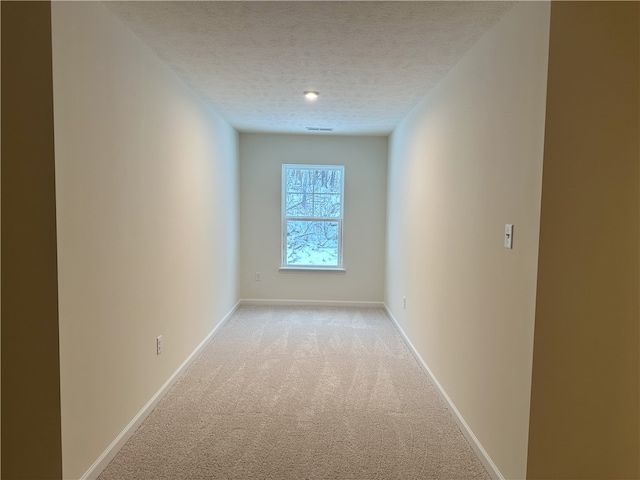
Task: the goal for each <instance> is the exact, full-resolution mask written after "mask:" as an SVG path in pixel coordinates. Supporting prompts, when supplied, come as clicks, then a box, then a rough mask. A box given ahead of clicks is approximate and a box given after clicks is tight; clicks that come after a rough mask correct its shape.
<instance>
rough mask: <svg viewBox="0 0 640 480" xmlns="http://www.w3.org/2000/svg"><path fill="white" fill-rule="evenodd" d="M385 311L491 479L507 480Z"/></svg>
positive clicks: (389, 311) (390, 315)
mask: <svg viewBox="0 0 640 480" xmlns="http://www.w3.org/2000/svg"><path fill="white" fill-rule="evenodd" d="M384 309H385V310H386V311H387V314H388V315H389V318H390V319H391V321H392V322H393V323H394V325H395V326H396V328H397V329H398V331H399V332H400V335H401V336H402V337H403V338H404V341H405V342H406V344H407V345H408V346H409V348H410V349H411V351H412V352H413V354H414V355H415V356H416V358H417V359H418V362H419V363H420V365H421V366H422V369H423V370H424V371H425V373H426V374H427V376H428V377H429V380H431V383H432V385H433V386H434V388H435V389H436V391H437V392H438V394H439V395H440V398H442V401H443V402H444V404H445V405H446V406H447V408H448V409H449V411H450V412H451V414H452V415H453V419H454V420H455V421H456V423H457V424H458V427H459V428H460V431H461V432H462V434H463V435H464V436H465V438H466V439H467V441H468V442H469V445H471V448H472V449H473V450H474V452H476V454H477V455H478V458H479V459H480V461H481V462H482V464H483V465H484V467H485V468H486V469H487V472H489V475H491V478H493V480H505V478H504V476H503V475H502V473H500V470H499V469H498V467H497V466H496V464H495V463H493V460H491V457H490V456H489V454H488V453H487V451H486V450H485V449H484V447H483V446H482V444H481V443H480V440H478V437H476V436H475V434H474V433H473V431H472V430H471V427H469V425H468V424H467V422H466V421H465V419H464V417H463V416H462V414H461V413H460V411H459V410H458V409H457V408H456V406H455V404H454V403H453V401H452V400H451V398H449V395H447V392H446V391H445V390H444V388H442V385H440V382H438V379H437V378H436V376H435V375H434V374H433V372H432V371H431V369H430V368H429V366H428V365H427V363H426V362H425V361H424V359H423V358H422V357H421V356H420V354H419V353H418V351H417V350H416V347H414V346H413V343H411V340H409V337H407V334H406V333H405V331H404V330H403V329H402V327H401V326H400V324H399V323H398V321H397V320H396V318H395V317H394V316H393V314H392V313H391V310H389V307H388V306H387V304H386V303H385V304H384Z"/></svg>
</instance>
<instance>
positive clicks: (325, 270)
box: [278, 267, 347, 274]
mask: <svg viewBox="0 0 640 480" xmlns="http://www.w3.org/2000/svg"><path fill="white" fill-rule="evenodd" d="M278 272H280V273H310V272H317V273H329V274H331V273H334V274H345V273H347V269H346V268H342V267H280V268H279V269H278Z"/></svg>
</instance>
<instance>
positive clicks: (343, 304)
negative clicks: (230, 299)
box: [240, 298, 384, 308]
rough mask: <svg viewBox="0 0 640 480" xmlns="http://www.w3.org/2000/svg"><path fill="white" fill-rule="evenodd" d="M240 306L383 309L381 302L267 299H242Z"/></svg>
mask: <svg viewBox="0 0 640 480" xmlns="http://www.w3.org/2000/svg"><path fill="white" fill-rule="evenodd" d="M240 305H265V306H280V305H282V306H292V307H293V306H309V307H361V308H372V307H373V308H384V303H383V302H349V301H343V300H281V299H275V300H274V299H267V298H243V299H241V300H240Z"/></svg>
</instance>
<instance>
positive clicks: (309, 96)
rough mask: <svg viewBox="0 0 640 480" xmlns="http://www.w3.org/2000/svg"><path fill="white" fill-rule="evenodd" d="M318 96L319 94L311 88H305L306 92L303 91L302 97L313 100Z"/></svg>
mask: <svg viewBox="0 0 640 480" xmlns="http://www.w3.org/2000/svg"><path fill="white" fill-rule="evenodd" d="M319 96H320V94H319V93H318V92H314V91H313V90H307V91H306V92H304V97H305V98H306V99H307V100H315V99H316V98H318V97H319Z"/></svg>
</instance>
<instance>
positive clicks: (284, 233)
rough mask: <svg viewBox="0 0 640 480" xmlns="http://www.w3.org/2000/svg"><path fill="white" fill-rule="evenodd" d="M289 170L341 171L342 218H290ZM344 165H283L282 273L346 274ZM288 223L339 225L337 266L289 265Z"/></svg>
mask: <svg viewBox="0 0 640 480" xmlns="http://www.w3.org/2000/svg"><path fill="white" fill-rule="evenodd" d="M289 169H298V170H299V169H304V170H339V171H341V172H342V175H340V217H298V216H288V215H287V213H286V205H287V201H286V200H287V187H286V177H287V176H286V172H287V170H289ZM344 174H345V168H344V165H310V164H302V163H300V164H292V163H285V164H282V171H281V177H282V179H281V182H282V187H281V197H282V198H281V208H280V210H281V219H282V222H281V227H280V228H281V266H280V271H287V270H318V271H337V272H344V271H345V269H344V263H343V223H344ZM288 221H311V222H332V223H336V222H337V223H338V264H337V265H336V266H333V265H331V266H327V265H289V264H287V222H288Z"/></svg>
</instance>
